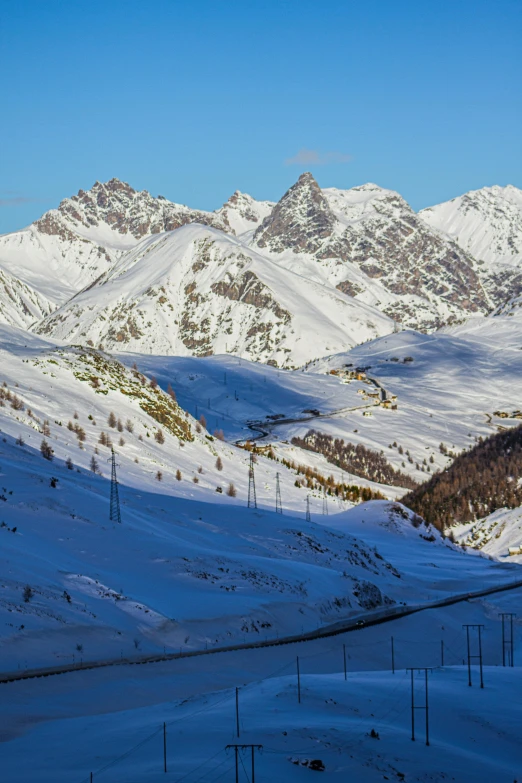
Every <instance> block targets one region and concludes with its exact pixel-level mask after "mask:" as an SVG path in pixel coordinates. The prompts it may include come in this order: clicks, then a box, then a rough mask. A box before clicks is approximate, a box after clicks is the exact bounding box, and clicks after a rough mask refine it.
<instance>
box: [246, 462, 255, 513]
mask: <svg viewBox="0 0 522 783" xmlns="http://www.w3.org/2000/svg"><path fill="white" fill-rule="evenodd" d="M247 507H248V508H251V507H252V508H257V497H256V482H255V478H254V455H253V454H252V452H250V463H249V466H248V504H247Z"/></svg>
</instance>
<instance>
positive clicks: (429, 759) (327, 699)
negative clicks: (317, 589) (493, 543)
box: [0, 591, 522, 783]
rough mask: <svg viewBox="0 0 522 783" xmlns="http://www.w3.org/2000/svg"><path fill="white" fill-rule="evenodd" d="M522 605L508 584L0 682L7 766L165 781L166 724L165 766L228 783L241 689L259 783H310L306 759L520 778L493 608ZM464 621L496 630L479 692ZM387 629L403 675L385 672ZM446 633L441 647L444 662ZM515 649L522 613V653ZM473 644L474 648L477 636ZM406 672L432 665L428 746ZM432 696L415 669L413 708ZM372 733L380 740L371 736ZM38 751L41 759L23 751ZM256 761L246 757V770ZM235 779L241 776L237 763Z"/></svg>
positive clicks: (511, 672) (513, 702)
mask: <svg viewBox="0 0 522 783" xmlns="http://www.w3.org/2000/svg"><path fill="white" fill-rule="evenodd" d="M519 601H520V591H513V592H507V593H503V594H497V595H495V596H491V597H486V598H484V599H479V600H475V601H473V602H471V603H466V602H464V603H461V604H458V605H455V606H452V607H446V608H444V609H437V610H428V611H425V612H421V613H420V614H417V615H412V616H410V617H407V618H401V619H400V620H398V621H396V622H393V623H391V624H389V625H388V626H373V627H368V628H363V629H361V630H360V631H356V632H353V633H350V634H344V635H341V636H338V637H333V638H329V639H323V640H318V641H315V642H310V643H306V644H294V645H288V646H285V647H282V648H268V649H266V650H249V651H242V652H237V653H227V654H220V655H209V656H204V657H200V658H193V659H181V660H177V661H172V662H170V663H160V664H154V665H148V666H140V667H128V666H121V667H117V668H116V669H112V670H98V671H91V672H77V673H74V674H71V675H63V676H58V677H48V678H43V679H40V680H32V681H25V682H17V683H11V684H9V685H7V686H5V685H4V686H2V688H1V689H0V710H1V711H2V713H3V714H5V713H6V711H7V712H8V714H9V715H10V722H9V724H5V729H4V732H3V738H4V740H5V741H4V744H3V746H2V747H3V751H4V752H3V757H4V769H5V771H6V774H8V773H10V774H11V775H16V776H15V777H14V778H13V779H15V780H17V781H20V783H22V781H38V783H40V781H41V783H46V782H47V781H51V780H52V781H53V783H61V781H64V783H65V782H66V781H67V782H68V781H71V783H74V781H76V782H77V783H80V781H83V780H87V781H88V780H89V772H90V771H93V772H94V773H95V775H94V780H96V779H99V780H100V781H107V783H116V781H123V780H125V781H126V783H131V782H132V781H134V783H149V782H150V783H152V782H153V781H159V780H162V779H163V777H162V776H163V775H164V773H163V733H162V725H163V722H166V723H167V761H168V769H169V775H170V776H172V778H173V779H174V780H182V779H185V776H186V780H187V783H195V781H196V780H202V781H205V783H210V781H214V780H217V779H219V778H218V776H219V775H221V774H222V773H223V776H224V779H233V775H234V766H233V761H234V759H233V755H232V756H231V755H230V754H228V755H227V754H226V753H225V751H224V748H225V745H226V744H228V743H233V742H237V741H238V740H237V739H236V738H235V732H236V715H235V686H239V688H240V690H239V715H240V739H239V741H240V742H244V743H261V744H263V746H264V750H263V753H262V754H260V755H259V756H256V777H257V778H258V779H260V780H263V779H266V778H268V777H270V778H271V779H273V780H274V781H285V780H296V781H297V780H301V779H302V778H303V776H304V779H306V776H307V775H308V774H310V770H308V769H307V768H306V766H304V765H303V764H304V762H305V761H306V760H311V759H320V760H321V761H322V762H323V763H324V764H325V766H326V770H325V771H326V774H327V775H328V778H329V779H332V780H346V776H347V775H350V776H352V777H354V776H355V779H356V780H358V781H359V780H361V781H363V783H370V782H371V783H373V782H374V781H380V780H383V778H384V776H387V777H388V779H389V780H401V779H402V778H401V773H402V774H403V775H404V776H405V777H404V779H405V780H410V781H425V780H426V777H425V775H426V774H427V773H429V774H430V775H431V776H432V777H431V779H433V780H440V781H443V780H452V779H453V780H455V781H458V782H459V783H464V782H465V781H467V780H469V779H470V778H471V779H473V780H477V781H479V783H482V782H483V783H487V782H488V781H490V780H492V779H496V780H497V779H498V780H501V781H503V780H505V781H511V780H514V779H516V777H517V774H520V768H521V764H522V753H521V751H520V743H519V734H520V727H521V723H522V710H521V708H520V704H519V699H518V697H517V691H516V685H515V684H516V682H518V679H519V677H520V668H518V667H515V668H502V667H501V666H499V664H500V662H501V656H500V651H501V637H500V627H499V620H498V612H499V611H506V610H509V608H510V607H512V606H513V605H516V604H517V603H519ZM463 622H484V623H485V624H486V630H485V632H484V635H483V643H484V648H483V649H484V660H485V668H484V682H485V688H484V690H481V689H480V688H479V687H478V685H479V680H478V672H477V669H476V667H474V668H473V673H472V676H473V687H472V688H469V687H468V685H467V669H466V667H465V666H462V665H457V666H455V665H454V663H455V662H458V664H461V661H457V659H458V658H459V657H460V656H465V634H464V631H463V630H462V623H463ZM391 634H393V635H394V642H395V663H396V670H395V674H392V673H391V671H390V669H391V660H390V635H391ZM439 637H442V638H443V639H444V641H445V644H446V650H445V655H446V661H445V667H444V668H441V666H440V663H441V661H440V641H439ZM521 640H522V626H521V624H520V621H519V620H517V621H516V624H515V646H516V647H517V645H519V644H520V642H521ZM472 641H473V643H474V644H476V638H473V639H472ZM343 644H345V645H346V653H347V669H348V672H347V680H346V682H345V680H344V675H343V673H342V670H343V648H342V645H343ZM473 651H475V650H474V649H473ZM297 655H299V659H300V671H301V704H298V702H297V677H296V656H297ZM448 664H449V665H448ZM492 664H493V665H492ZM408 666H431V667H433V671H431V672H430V674H429V704H430V741H431V745H430V748H427V747H426V746H425V744H424V712H423V711H421V710H418V711H416V737H417V742H416V743H412V742H411V739H410V736H411V734H410V732H411V715H410V698H411V692H410V674H409V673H406V667H408ZM514 685H515V687H514ZM423 696H424V681H423V678H422V677H421V675H419V674H416V675H415V699H416V703H417V704H422V703H423ZM29 697H30V698H29ZM499 703H501V704H502V709H499V708H498V707H499ZM7 725H9V728H7ZM372 729H373V730H374V731H375V732H377V733H378V735H379V739H377V738H373V737H371V736H370V734H371V731H372ZM28 743H30V744H31V748H32V750H33V755H32V759H31V758H29V757H28V755H27V753H26V748H27V746H28ZM35 759H36V761H35ZM249 761H250V756H247V755H246V754H245V755H244V757H243V763H244V764H245V767H246V772H247V774H248V777H250V766H249V764H248V763H247V762H249ZM295 761H299V762H301V763H300V764H299V765H297V764H294V763H292V762H295ZM510 776H511V777H510ZM240 780H241V781H244V780H247V776H246V775H245V771H244V769H243V767H242V766H240Z"/></svg>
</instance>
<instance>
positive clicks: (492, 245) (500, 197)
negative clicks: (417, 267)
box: [419, 185, 522, 267]
mask: <svg viewBox="0 0 522 783" xmlns="http://www.w3.org/2000/svg"><path fill="white" fill-rule="evenodd" d="M419 217H421V218H422V219H423V220H425V221H426V223H427V224H428V225H429V226H432V227H433V228H436V229H439V230H440V231H443V232H444V233H445V234H447V235H448V236H449V237H451V239H453V240H454V241H455V242H457V244H459V245H460V247H462V248H463V249H464V250H465V251H466V252H467V253H470V255H472V256H474V257H475V258H476V259H477V261H483V262H485V263H486V264H487V265H488V267H495V266H496V265H507V266H520V265H521V264H522V190H519V189H518V188H515V187H514V186H513V185H508V186H507V187H505V188H502V187H500V186H499V185H494V186H493V187H490V188H481V190H472V191H470V192H469V193H465V194H464V195H463V196H459V197H458V198H454V199H451V201H446V202H444V203H443V204H437V205H436V206H434V207H428V208H427V209H422V210H421V211H420V212H419Z"/></svg>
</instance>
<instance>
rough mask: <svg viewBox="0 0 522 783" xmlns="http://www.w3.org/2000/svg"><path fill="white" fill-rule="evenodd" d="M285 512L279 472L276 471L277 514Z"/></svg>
mask: <svg viewBox="0 0 522 783" xmlns="http://www.w3.org/2000/svg"><path fill="white" fill-rule="evenodd" d="M282 513H283V504H282V503H281V487H280V485H279V473H276V514H282Z"/></svg>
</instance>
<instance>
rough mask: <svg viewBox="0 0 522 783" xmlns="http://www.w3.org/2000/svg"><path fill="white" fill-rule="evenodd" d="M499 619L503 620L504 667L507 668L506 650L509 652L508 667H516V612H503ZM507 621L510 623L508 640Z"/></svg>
mask: <svg viewBox="0 0 522 783" xmlns="http://www.w3.org/2000/svg"><path fill="white" fill-rule="evenodd" d="M499 617H501V618H502V666H506V648H507V650H508V655H507V659H508V662H509V663H508V665H509V666H514V665H515V661H514V657H515V656H514V653H515V649H514V647H515V645H514V637H513V617H516V614H515V612H501V613H500V614H499ZM506 620H507V621H508V622H509V636H508V637H507V638H506Z"/></svg>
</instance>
